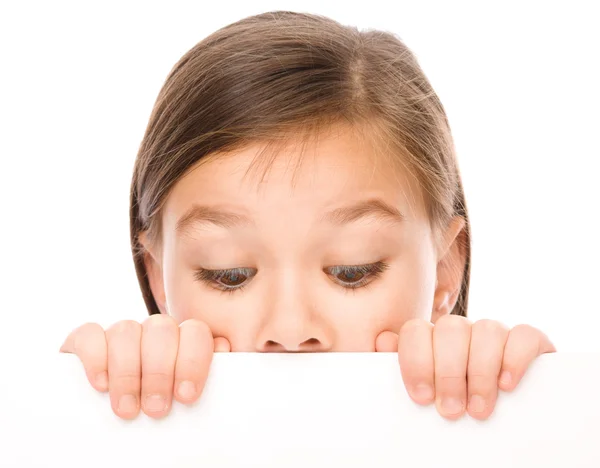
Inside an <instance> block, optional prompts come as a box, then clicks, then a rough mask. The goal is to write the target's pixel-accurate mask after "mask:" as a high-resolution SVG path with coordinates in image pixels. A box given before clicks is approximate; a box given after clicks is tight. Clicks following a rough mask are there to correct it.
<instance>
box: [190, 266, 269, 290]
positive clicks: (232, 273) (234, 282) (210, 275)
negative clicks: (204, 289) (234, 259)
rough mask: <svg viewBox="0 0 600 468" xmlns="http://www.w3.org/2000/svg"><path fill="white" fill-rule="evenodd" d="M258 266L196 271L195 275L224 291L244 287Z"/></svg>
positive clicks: (198, 278)
mask: <svg viewBox="0 0 600 468" xmlns="http://www.w3.org/2000/svg"><path fill="white" fill-rule="evenodd" d="M256 272H257V270H256V268H232V269H229V270H205V269H200V270H198V271H196V274H195V277H196V279H197V280H199V281H203V282H204V283H207V284H208V285H209V286H212V287H214V288H217V289H220V290H222V291H234V290H238V289H242V287H244V286H245V285H246V284H247V283H248V282H249V281H250V280H251V279H252V278H253V277H254V275H256Z"/></svg>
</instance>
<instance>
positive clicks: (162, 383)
mask: <svg viewBox="0 0 600 468" xmlns="http://www.w3.org/2000/svg"><path fill="white" fill-rule="evenodd" d="M178 346H179V328H178V327H177V323H176V322H175V320H174V319H173V317H171V316H170V315H166V314H155V315H151V316H150V317H148V318H147V319H146V320H145V321H144V323H143V325H142V340H141V356H142V362H141V365H142V389H141V396H142V409H143V411H144V413H146V414H147V415H148V416H150V417H153V418H161V417H163V416H166V415H167V414H168V413H169V410H170V409H171V406H172V402H173V382H174V379H175V361H176V359H177V348H178Z"/></svg>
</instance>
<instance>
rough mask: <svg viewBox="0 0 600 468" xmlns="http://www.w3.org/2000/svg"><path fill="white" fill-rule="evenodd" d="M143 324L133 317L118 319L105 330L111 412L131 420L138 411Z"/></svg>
mask: <svg viewBox="0 0 600 468" xmlns="http://www.w3.org/2000/svg"><path fill="white" fill-rule="evenodd" d="M141 337H142V326H141V325H140V324H139V323H137V322H134V321H133V320H124V321H122V322H118V323H116V324H115V325H113V326H112V327H110V328H109V329H108V330H107V331H106V343H107V345H108V392H109V394H110V403H111V406H112V409H113V411H114V413H115V414H116V415H117V416H119V417H121V418H123V419H133V418H135V417H136V416H137V415H138V413H139V411H140V387H141V377H142V375H141V365H140V362H141V358H140V341H141Z"/></svg>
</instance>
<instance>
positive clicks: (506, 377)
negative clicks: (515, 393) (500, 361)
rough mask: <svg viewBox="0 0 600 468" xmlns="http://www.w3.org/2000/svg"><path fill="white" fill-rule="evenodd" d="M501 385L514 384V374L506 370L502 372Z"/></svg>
mask: <svg viewBox="0 0 600 468" xmlns="http://www.w3.org/2000/svg"><path fill="white" fill-rule="evenodd" d="M500 383H503V384H504V385H510V384H511V383H512V374H511V373H510V372H508V371H506V370H505V371H502V374H500Z"/></svg>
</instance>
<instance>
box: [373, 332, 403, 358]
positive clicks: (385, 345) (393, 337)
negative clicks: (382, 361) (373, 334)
mask: <svg viewBox="0 0 600 468" xmlns="http://www.w3.org/2000/svg"><path fill="white" fill-rule="evenodd" d="M375 351H376V352H377V353H397V352H398V333H394V332H392V331H388V330H386V331H383V332H381V333H380V334H379V335H377V338H375Z"/></svg>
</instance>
